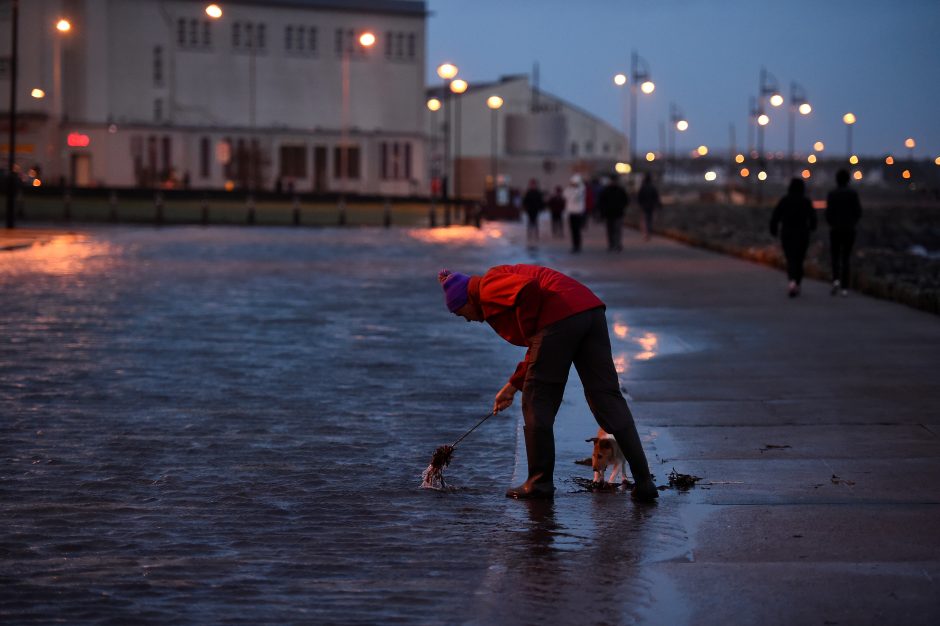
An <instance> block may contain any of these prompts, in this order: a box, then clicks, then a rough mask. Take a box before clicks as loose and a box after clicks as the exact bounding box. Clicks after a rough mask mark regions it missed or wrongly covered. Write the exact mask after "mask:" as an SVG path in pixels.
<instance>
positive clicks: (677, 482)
mask: <svg viewBox="0 0 940 626" xmlns="http://www.w3.org/2000/svg"><path fill="white" fill-rule="evenodd" d="M700 480H702V477H701V476H693V475H692V474H680V473H679V472H677V471H676V468H672V471H671V472H669V485H668V486H667V485H661V486H660V487H659V490H660V491H664V490H666V489H678V490H679V491H688V490H689V489H691V488H692V487H694V486H695V483H697V482H698V481H700Z"/></svg>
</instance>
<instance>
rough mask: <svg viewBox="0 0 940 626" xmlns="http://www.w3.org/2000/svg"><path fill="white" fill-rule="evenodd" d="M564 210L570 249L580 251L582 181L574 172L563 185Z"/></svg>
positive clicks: (582, 212) (582, 211)
mask: <svg viewBox="0 0 940 626" xmlns="http://www.w3.org/2000/svg"><path fill="white" fill-rule="evenodd" d="M564 196H565V212H566V213H567V214H568V229H569V230H570V231H571V251H572V252H574V253H575V254H577V253H579V252H581V227H582V226H584V210H585V207H584V183H582V182H581V175H580V174H575V175H574V176H572V177H571V182H569V183H568V186H567V187H565V191H564Z"/></svg>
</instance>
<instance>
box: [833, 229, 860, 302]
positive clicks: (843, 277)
mask: <svg viewBox="0 0 940 626" xmlns="http://www.w3.org/2000/svg"><path fill="white" fill-rule="evenodd" d="M854 244H855V231H854V230H838V229H835V228H833V229H832V230H830V231H829V251H830V256H831V257H832V280H837V281H839V284H840V285H842V287H843V288H844V289H847V288H848V286H849V259H851V258H852V246H853V245H854Z"/></svg>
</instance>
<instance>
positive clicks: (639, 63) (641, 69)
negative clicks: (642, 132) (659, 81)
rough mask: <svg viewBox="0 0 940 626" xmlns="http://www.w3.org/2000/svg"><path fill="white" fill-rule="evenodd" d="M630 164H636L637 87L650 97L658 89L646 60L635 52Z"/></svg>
mask: <svg viewBox="0 0 940 626" xmlns="http://www.w3.org/2000/svg"><path fill="white" fill-rule="evenodd" d="M630 78H631V82H630V137H629V141H630V163H631V164H633V163H636V145H637V141H636V117H637V105H636V92H637V87H639V89H640V91H642V92H643V93H645V94H647V95H649V94H651V93H653V91H654V90H655V89H656V85H655V84H654V83H653V81H652V80H650V69H649V65H648V64H647V63H646V60H645V59H643V58H642V57H640V55H638V54H637V52H636V50H634V51H633V52H632V53H631V55H630Z"/></svg>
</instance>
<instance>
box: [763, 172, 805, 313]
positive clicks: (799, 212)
mask: <svg viewBox="0 0 940 626" xmlns="http://www.w3.org/2000/svg"><path fill="white" fill-rule="evenodd" d="M814 230H816V211H815V210H814V209H813V203H812V202H810V200H809V198H807V197H806V185H805V184H804V183H803V181H802V180H801V179H799V178H794V179H793V180H791V181H790V187H789V188H788V189H787V195H785V196H784V197H783V198H781V199H780V202H778V203H777V207H776V208H775V209H774V212H773V215H772V216H771V218H770V234H771V235H773V236H774V237H776V236H777V232H778V231H779V232H780V243H781V244H782V245H783V254H784V255H785V256H786V258H787V277H788V278H789V279H790V283H789V285H788V293H789V295H790V297H791V298H795V297H796V296H798V295H800V283H802V282H803V261H804V260H805V259H806V251H807V250H808V249H809V238H810V233H812V232H813V231H814Z"/></svg>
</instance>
